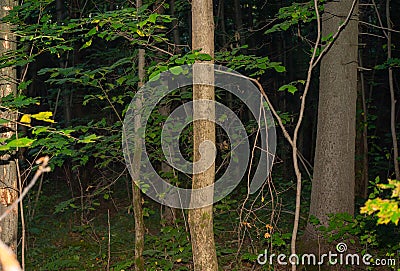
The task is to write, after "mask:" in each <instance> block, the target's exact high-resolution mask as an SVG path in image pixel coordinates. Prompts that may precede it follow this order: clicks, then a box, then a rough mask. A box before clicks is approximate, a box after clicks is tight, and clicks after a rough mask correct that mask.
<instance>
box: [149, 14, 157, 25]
mask: <svg viewBox="0 0 400 271" xmlns="http://www.w3.org/2000/svg"><path fill="white" fill-rule="evenodd" d="M157 17H158V14H156V13H153V14H151V15H150V16H149V22H151V23H153V24H154V23H155V22H156V20H157Z"/></svg>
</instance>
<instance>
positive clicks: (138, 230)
mask: <svg viewBox="0 0 400 271" xmlns="http://www.w3.org/2000/svg"><path fill="white" fill-rule="evenodd" d="M141 6H142V0H137V1H136V8H137V9H139V8H140V7H141ZM138 57H139V63H138V73H139V83H138V89H140V88H141V87H142V86H143V81H144V75H145V71H144V65H145V58H144V57H145V51H144V49H139V55H138ZM136 107H137V110H140V108H141V107H142V100H141V99H137V104H136ZM140 122H141V119H140V114H138V115H137V116H135V119H134V126H135V131H138V130H139V129H140V128H141V127H140V126H141V124H140ZM135 134H136V135H138V134H139V133H136V132H135ZM141 142H142V141H141V138H140V137H139V136H138V137H136V138H135V153H134V154H133V165H135V166H136V168H133V171H134V172H133V174H132V195H133V213H134V216H135V271H144V260H143V250H144V221H143V206H142V194H141V192H140V189H139V186H138V184H137V183H135V182H138V181H139V172H140V166H141V165H140V164H141V161H140V160H141V155H142V146H141V144H142V143H141Z"/></svg>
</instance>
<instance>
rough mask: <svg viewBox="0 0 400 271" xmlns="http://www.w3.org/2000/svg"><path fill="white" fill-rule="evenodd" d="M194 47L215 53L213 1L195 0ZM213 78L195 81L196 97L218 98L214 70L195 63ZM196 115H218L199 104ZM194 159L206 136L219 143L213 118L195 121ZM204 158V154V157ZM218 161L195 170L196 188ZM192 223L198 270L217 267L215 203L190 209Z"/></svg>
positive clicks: (210, 179) (214, 270) (200, 71)
mask: <svg viewBox="0 0 400 271" xmlns="http://www.w3.org/2000/svg"><path fill="white" fill-rule="evenodd" d="M192 49H194V50H196V49H202V52H203V53H206V54H209V55H211V56H214V21H213V1H212V0H193V1H192ZM200 75H201V78H202V79H203V78H204V79H206V80H209V82H208V83H209V85H199V84H194V85H193V100H194V102H195V103H196V100H200V99H206V100H214V87H213V86H212V84H213V83H214V70H213V69H207V68H204V67H201V66H200V67H196V64H195V65H194V69H193V77H194V78H196V77H197V76H200ZM193 114H194V116H193V118H194V119H196V117H197V116H204V114H207V116H209V117H211V118H213V117H215V116H214V114H215V109H214V108H210V107H209V106H206V105H204V106H201V105H198V104H195V106H194V108H193ZM193 136H194V138H193V147H194V149H193V152H194V159H193V161H198V160H200V158H201V155H200V153H199V144H200V143H201V142H203V141H205V140H209V141H211V142H212V143H213V144H214V145H215V124H214V122H211V121H206V120H197V121H195V122H194V123H193ZM203 159H204V157H203ZM214 179H215V164H214V163H213V165H212V166H211V167H210V168H208V169H207V170H205V171H204V172H201V173H197V174H193V183H192V188H193V189H198V188H202V187H206V186H208V185H211V184H213V183H214ZM189 227H190V234H191V240H192V251H193V262H194V270H195V271H217V270H218V262H217V254H216V250H215V243H214V231H213V207H212V205H211V206H207V207H203V208H197V209H191V210H189Z"/></svg>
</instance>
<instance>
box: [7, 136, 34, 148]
mask: <svg viewBox="0 0 400 271" xmlns="http://www.w3.org/2000/svg"><path fill="white" fill-rule="evenodd" d="M34 141H35V140H34V139H30V138H27V137H23V138H18V139H14V140H11V141H10V142H8V143H7V146H8V147H10V148H24V147H29V146H30V145H32V143H33V142H34Z"/></svg>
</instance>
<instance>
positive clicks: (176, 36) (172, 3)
mask: <svg viewBox="0 0 400 271" xmlns="http://www.w3.org/2000/svg"><path fill="white" fill-rule="evenodd" d="M170 12H171V16H172V17H175V18H176V20H174V21H173V23H172V27H173V30H172V34H173V38H174V44H175V48H174V53H177V54H179V53H180V52H181V48H180V47H179V45H180V44H181V42H180V33H179V21H178V17H177V14H176V12H175V0H171V1H170Z"/></svg>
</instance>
